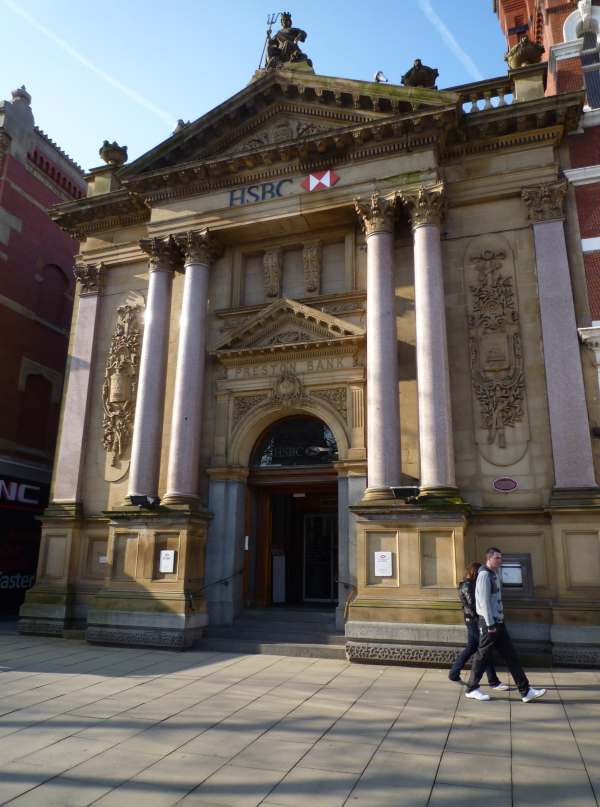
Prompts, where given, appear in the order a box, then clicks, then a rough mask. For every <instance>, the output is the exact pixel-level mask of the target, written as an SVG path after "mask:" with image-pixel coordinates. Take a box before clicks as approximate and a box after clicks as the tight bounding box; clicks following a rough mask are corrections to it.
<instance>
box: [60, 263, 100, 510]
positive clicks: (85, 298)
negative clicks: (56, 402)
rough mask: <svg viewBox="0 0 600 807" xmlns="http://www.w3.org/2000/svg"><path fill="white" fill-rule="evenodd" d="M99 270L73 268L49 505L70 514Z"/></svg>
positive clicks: (75, 502)
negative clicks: (72, 308)
mask: <svg viewBox="0 0 600 807" xmlns="http://www.w3.org/2000/svg"><path fill="white" fill-rule="evenodd" d="M101 268H102V266H101V265H100V267H98V266H92V265H89V264H78V265H76V266H75V269H74V274H75V277H76V278H77V280H78V282H79V303H78V307H77V314H76V317H77V319H76V320H75V328H74V331H73V341H72V345H71V349H70V351H69V354H70V358H69V363H68V368H67V385H66V391H65V397H64V402H63V408H62V414H61V430H60V437H59V440H58V446H57V450H56V462H55V466H54V476H53V483H52V496H51V505H54V504H55V505H57V506H58V508H63V509H66V510H67V511H70V512H71V513H72V514H75V511H76V510H77V509H78V508H79V507H80V498H81V477H82V472H83V455H84V445H85V436H86V427H87V419H88V400H89V395H90V384H91V378H92V370H93V360H94V345H95V336H96V323H97V320H98V306H99V303H100V298H99V293H100V273H101ZM54 509H57V508H54Z"/></svg>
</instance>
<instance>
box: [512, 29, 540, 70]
mask: <svg viewBox="0 0 600 807" xmlns="http://www.w3.org/2000/svg"><path fill="white" fill-rule="evenodd" d="M543 52H544V48H543V47H542V46H541V45H538V43H537V42H532V41H531V39H529V37H528V36H527V34H525V36H524V37H523V38H522V39H519V41H518V42H517V44H516V45H513V46H512V48H511V49H510V50H509V51H508V53H506V54H505V55H504V60H505V61H506V62H508V66H509V67H510V69H511V70H516V69H517V68H518V67H525V66H526V65H528V64H538V62H540V61H541V59H542V53H543Z"/></svg>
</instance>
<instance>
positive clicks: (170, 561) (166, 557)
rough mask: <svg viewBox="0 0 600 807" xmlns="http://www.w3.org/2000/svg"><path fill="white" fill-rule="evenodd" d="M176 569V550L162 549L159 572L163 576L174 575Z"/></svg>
mask: <svg viewBox="0 0 600 807" xmlns="http://www.w3.org/2000/svg"><path fill="white" fill-rule="evenodd" d="M174 569H175V550H174V549H161V551H160V564H159V571H160V572H162V573H163V574H172V573H173V571H174Z"/></svg>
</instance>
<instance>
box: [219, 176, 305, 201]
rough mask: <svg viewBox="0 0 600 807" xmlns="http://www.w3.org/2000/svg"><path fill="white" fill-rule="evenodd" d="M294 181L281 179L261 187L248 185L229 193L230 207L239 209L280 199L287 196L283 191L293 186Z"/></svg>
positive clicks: (265, 183) (263, 184) (264, 183)
mask: <svg viewBox="0 0 600 807" xmlns="http://www.w3.org/2000/svg"><path fill="white" fill-rule="evenodd" d="M293 184H294V180H293V179H279V180H277V181H276V182H262V183H261V184H260V185H246V187H244V188H235V190H232V191H229V207H238V206H240V205H247V204H251V203H253V202H266V201H267V199H278V198H279V197H281V196H285V193H283V189H284V188H285V186H286V185H293ZM288 190H289V188H288Z"/></svg>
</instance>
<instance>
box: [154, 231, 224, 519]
mask: <svg viewBox="0 0 600 807" xmlns="http://www.w3.org/2000/svg"><path fill="white" fill-rule="evenodd" d="M216 246H217V245H216V243H215V241H214V239H213V238H212V236H211V235H209V233H208V230H207V231H205V232H203V233H199V232H191V233H188V234H187V236H186V237H185V239H184V241H183V243H182V247H183V249H184V250H185V263H184V271H185V281H184V286H183V301H182V305H181V320H180V324H179V347H178V349H177V373H176V376H175V398H174V401H173V420H172V423H171V443H170V449H169V470H168V476H167V492H166V494H165V497H164V499H163V504H185V503H193V502H195V501H197V500H198V464H199V461H200V435H201V429H202V403H203V396H204V367H205V362H206V356H205V350H206V304H207V300H208V277H209V271H210V264H211V263H212V260H213V259H214V258H215V257H216V254H217V249H216Z"/></svg>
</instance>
